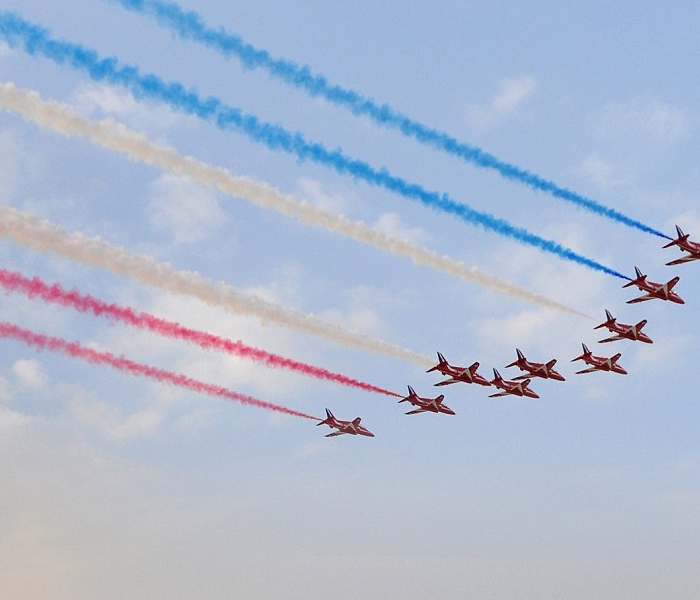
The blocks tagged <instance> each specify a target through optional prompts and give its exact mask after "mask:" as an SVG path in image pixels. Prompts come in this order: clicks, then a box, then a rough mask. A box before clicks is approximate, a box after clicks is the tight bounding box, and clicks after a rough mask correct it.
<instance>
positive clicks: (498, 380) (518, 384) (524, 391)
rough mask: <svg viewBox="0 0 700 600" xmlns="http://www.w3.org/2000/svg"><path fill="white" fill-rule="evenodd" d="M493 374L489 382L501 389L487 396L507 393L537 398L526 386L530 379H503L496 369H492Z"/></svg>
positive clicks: (491, 396)
mask: <svg viewBox="0 0 700 600" xmlns="http://www.w3.org/2000/svg"><path fill="white" fill-rule="evenodd" d="M493 375H494V380H493V381H492V382H491V383H492V384H493V385H495V386H496V387H497V388H499V389H501V390H503V391H502V392H498V393H497V394H491V395H490V396H489V398H498V397H499V396H508V395H513V396H527V397H528V398H539V396H538V395H537V394H536V393H535V392H534V391H532V390H531V389H530V388H529V387H528V385H529V384H530V379H523V380H522V381H515V380H512V381H511V380H508V379H503V377H501V374H500V373H499V372H498V371H497V370H496V369H494V370H493Z"/></svg>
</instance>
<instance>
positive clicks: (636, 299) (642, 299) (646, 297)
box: [627, 294, 654, 304]
mask: <svg viewBox="0 0 700 600" xmlns="http://www.w3.org/2000/svg"><path fill="white" fill-rule="evenodd" d="M647 300H654V296H651V295H650V294H645V295H644V296H639V298H633V299H632V300H628V301H627V304H636V303H637V302H645V301H647Z"/></svg>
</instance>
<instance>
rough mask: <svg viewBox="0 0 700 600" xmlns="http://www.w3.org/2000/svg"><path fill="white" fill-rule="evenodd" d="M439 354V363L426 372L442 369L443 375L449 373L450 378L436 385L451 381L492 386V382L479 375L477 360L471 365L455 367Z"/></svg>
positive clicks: (447, 383) (446, 383) (448, 383)
mask: <svg viewBox="0 0 700 600" xmlns="http://www.w3.org/2000/svg"><path fill="white" fill-rule="evenodd" d="M437 355H438V364H436V365H435V366H434V367H432V368H430V369H428V370H427V371H426V373H430V372H431V371H440V373H442V374H443V375H447V377H449V379H445V381H441V382H439V383H436V384H435V385H437V386H440V385H450V384H451V383H459V382H460V381H461V382H463V383H478V384H479V385H485V386H490V385H491V383H490V382H489V381H488V380H487V379H486V378H484V377H482V376H481V375H479V374H478V373H477V372H476V370H477V369H478V368H479V363H478V362H475V363H474V364H473V365H472V366H471V367H455V366H453V365H451V364H450V363H448V362H447V359H445V357H444V356H443V355H442V354H440V353H439V352H438V353H437Z"/></svg>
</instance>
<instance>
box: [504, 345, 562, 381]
mask: <svg viewBox="0 0 700 600" xmlns="http://www.w3.org/2000/svg"><path fill="white" fill-rule="evenodd" d="M515 351H516V352H517V354H518V360H516V361H514V362H512V363H510V364H509V365H506V369H507V368H508V367H518V368H519V369H520V370H521V371H527V372H528V375H518V376H517V377H513V381H517V380H518V379H527V378H528V377H542V378H543V379H556V380H557V381H564V377H563V376H562V375H561V374H560V373H557V372H556V371H555V370H554V365H555V364H557V359H556V358H553V359H552V360H550V361H549V362H548V363H536V362H530V361H529V360H527V358H525V355H524V354H523V353H522V352H521V351H520V349H519V348H516V349H515Z"/></svg>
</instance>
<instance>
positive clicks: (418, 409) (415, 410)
mask: <svg viewBox="0 0 700 600" xmlns="http://www.w3.org/2000/svg"><path fill="white" fill-rule="evenodd" d="M422 412H427V411H426V410H425V409H424V408H416V409H414V410H409V411H408V412H407V413H406V414H407V415H417V414H418V413H422Z"/></svg>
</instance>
